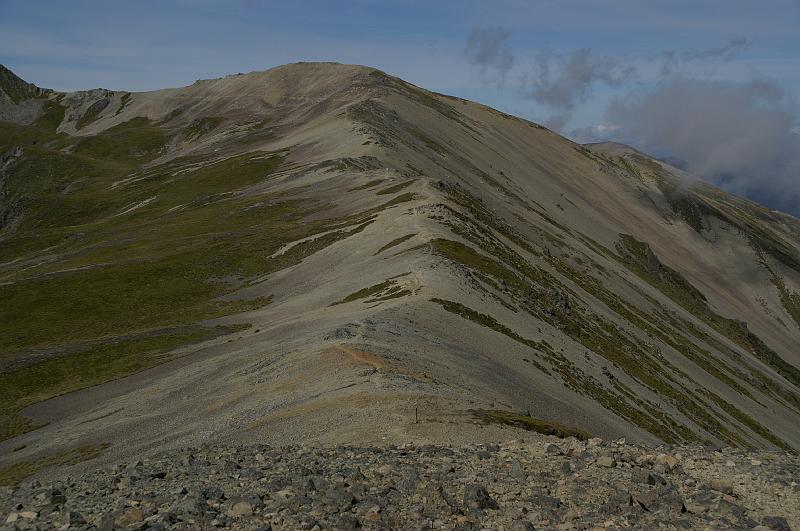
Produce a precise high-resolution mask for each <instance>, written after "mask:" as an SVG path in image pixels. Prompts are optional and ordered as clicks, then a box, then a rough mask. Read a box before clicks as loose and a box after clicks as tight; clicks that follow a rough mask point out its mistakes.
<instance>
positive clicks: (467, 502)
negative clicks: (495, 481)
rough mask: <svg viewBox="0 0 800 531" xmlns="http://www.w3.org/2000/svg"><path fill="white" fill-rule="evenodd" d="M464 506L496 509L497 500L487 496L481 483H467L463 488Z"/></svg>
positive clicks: (487, 493)
mask: <svg viewBox="0 0 800 531" xmlns="http://www.w3.org/2000/svg"><path fill="white" fill-rule="evenodd" d="M464 506H465V507H467V508H469V509H498V508H499V506H498V505H497V502H496V501H494V500H493V499H492V497H491V496H489V492H488V491H487V490H486V487H484V486H483V485H469V486H467V488H466V489H465V490H464Z"/></svg>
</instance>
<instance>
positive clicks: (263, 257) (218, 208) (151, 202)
mask: <svg viewBox="0 0 800 531" xmlns="http://www.w3.org/2000/svg"><path fill="white" fill-rule="evenodd" d="M59 113H61V116H63V109H62V108H60V107H59V106H58V105H57V104H49V106H48V109H47V114H46V115H45V116H43V117H42V118H41V119H40V120H39V121H38V122H37V124H35V125H34V126H29V127H26V126H17V125H12V124H6V123H0V152H5V151H7V150H8V149H10V148H12V147H16V146H23V149H24V151H25V153H24V156H23V157H22V158H21V159H20V160H19V161H18V162H17V163H15V165H14V166H13V167H12V168H11V171H10V177H9V179H8V182H7V183H6V189H7V190H8V193H7V194H6V195H5V196H4V197H3V198H2V199H1V200H0V212H2V209H8V208H10V207H14V208H16V211H17V212H21V213H22V215H23V217H22V220H21V222H20V224H19V226H18V228H16V229H13V230H10V229H6V230H4V231H0V322H3V323H4V326H5V328H6V329H7V330H9V331H11V333H5V334H2V335H1V336H0V367H7V368H6V369H5V370H4V373H3V374H0V439H5V438H8V437H11V436H14V435H16V434H19V433H22V432H24V431H27V430H29V429H31V428H32V426H31V424H30V422H29V421H28V420H27V419H24V418H22V417H20V416H19V415H18V412H19V410H20V409H21V408H23V407H25V406H27V405H29V404H31V403H34V402H36V401H39V400H43V399H46V398H49V397H51V396H55V395H57V394H61V393H64V392H68V391H71V390H74V389H78V388H81V387H85V386H88V385H94V384H97V383H100V382H103V381H107V380H109V379H112V378H117V377H120V376H124V375H126V374H129V373H131V372H135V371H138V370H141V369H143V368H146V367H149V366H152V365H154V364H156V363H160V362H162V361H164V359H165V358H164V353H165V352H166V351H168V350H170V349H173V348H175V347H177V346H179V345H183V344H187V343H192V342H196V341H199V340H203V339H206V338H209V337H212V336H214V335H218V334H220V333H224V332H229V331H230V330H223V329H209V328H207V327H202V326H199V325H198V324H197V323H198V322H199V321H202V320H205V319H209V318H214V317H218V316H222V315H228V314H232V313H238V312H241V311H245V310H249V309H252V308H254V307H258V306H261V305H264V304H267V303H268V302H269V301H268V300H267V299H260V300H254V301H235V302H229V301H223V300H221V299H220V297H221V296H223V295H225V294H227V293H230V292H231V291H233V290H235V289H236V288H237V287H238V286H240V285H242V284H243V283H246V282H247V281H248V279H251V278H254V277H256V276H261V275H264V274H267V273H269V272H271V271H275V270H277V269H281V268H283V267H287V266H289V265H292V264H293V263H296V262H297V261H299V260H301V259H302V258H303V257H305V256H307V255H309V254H311V253H313V252H315V251H317V250H319V249H320V248H322V247H324V246H326V245H330V244H331V243H333V242H335V241H336V240H337V239H340V238H344V237H347V236H348V235H350V234H352V233H353V232H354V230H356V229H352V230H347V227H348V226H349V225H351V224H353V223H356V222H359V221H360V222H362V224H363V220H328V221H316V222H305V221H304V217H305V216H306V215H308V214H309V213H310V212H313V211H317V210H319V209H320V208H323V206H324V205H319V204H310V203H309V202H307V201H298V200H294V199H292V198H290V197H288V196H280V195H274V194H272V195H266V194H265V195H246V194H240V193H236V192H237V190H241V189H243V188H245V187H248V186H250V185H252V184H255V183H258V182H261V181H263V180H265V179H269V176H270V174H271V173H272V172H273V171H274V170H275V169H276V168H277V167H278V166H280V165H281V164H282V162H283V159H284V156H285V153H250V154H244V155H239V156H234V157H232V158H228V159H226V160H222V161H214V162H211V161H208V160H202V158H195V159H180V160H176V161H172V162H169V163H167V164H164V165H161V166H156V167H154V168H150V169H148V170H146V171H145V170H144V169H143V165H144V164H145V163H146V162H149V161H151V160H153V159H154V158H155V157H156V156H158V154H159V153H161V152H162V150H163V149H165V148H164V146H165V144H166V142H168V140H169V138H170V132H169V131H166V130H163V129H161V128H159V127H157V126H155V125H154V124H152V123H150V122H148V121H147V120H145V119H141V118H137V119H134V120H131V121H130V122H127V123H124V124H121V125H119V126H116V127H114V128H112V129H110V130H108V131H106V132H104V133H102V134H100V135H98V136H96V137H90V138H85V139H75V138H69V137H66V136H65V135H59V134H56V133H55V132H54V129H55V127H56V126H57V125H58V123H59V122H60V121H61V120H60V119H59V118H60V117H59ZM34 141H35V143H34ZM332 228H333V229H338V230H335V231H334V232H332V233H330V234H328V235H326V236H324V237H321V238H317V239H316V240H313V242H312V243H311V244H309V245H298V246H295V247H293V248H292V249H291V250H290V251H289V252H287V253H284V254H283V255H281V256H280V257H278V258H276V259H271V258H270V255H272V254H273V253H274V252H275V251H276V250H278V249H279V248H280V247H281V246H282V245H284V244H286V243H289V242H292V241H296V240H299V239H301V238H305V237H308V236H311V235H313V234H316V233H318V232H323V231H328V230H330V229H332ZM361 228H363V227H361ZM43 352H46V353H49V354H50V357H47V356H45V357H44V361H42V359H43V357H42V353H43ZM8 367H10V369H9V368H8ZM0 370H3V369H1V368H0Z"/></svg>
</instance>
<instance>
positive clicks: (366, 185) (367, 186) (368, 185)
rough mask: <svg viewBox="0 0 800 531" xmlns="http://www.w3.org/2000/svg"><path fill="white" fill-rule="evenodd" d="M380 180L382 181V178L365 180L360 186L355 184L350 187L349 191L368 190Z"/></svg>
mask: <svg viewBox="0 0 800 531" xmlns="http://www.w3.org/2000/svg"><path fill="white" fill-rule="evenodd" d="M382 182H383V179H373V180H372V181H367V182H365V183H364V184H362V185H361V186H356V187H355V188H351V189H350V191H351V192H356V191H358V190H369V189H370V188H374V187H376V186H378V185H379V184H381V183H382Z"/></svg>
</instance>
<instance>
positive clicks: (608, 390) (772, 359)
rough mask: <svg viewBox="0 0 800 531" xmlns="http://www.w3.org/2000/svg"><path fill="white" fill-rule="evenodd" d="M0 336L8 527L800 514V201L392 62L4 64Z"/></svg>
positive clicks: (655, 520)
mask: <svg viewBox="0 0 800 531" xmlns="http://www.w3.org/2000/svg"><path fill="white" fill-rule="evenodd" d="M0 323H2V324H1V325H0V326H2V327H3V330H2V333H1V334H0V484H3V485H6V486H7V487H6V488H7V489H9V490H7V491H5V492H4V494H3V498H2V504H0V511H2V516H3V521H5V522H6V525H8V526H10V527H12V528H13V527H23V528H24V527H39V528H50V527H59V528H60V527H65V526H66V527H67V528H69V527H76V528H80V527H89V526H97V527H101V528H114V527H119V528H122V527H132V528H158V527H169V526H175V527H197V528H207V527H211V526H222V527H225V526H229V527H243V528H244V527H259V526H264V527H269V526H272V527H275V528H276V529H279V528H281V529H295V528H301V527H302V528H309V529H313V528H315V527H319V528H340V527H353V526H357V525H359V526H363V527H369V526H372V527H382V526H383V527H432V528H435V527H445V528H455V527H459V526H460V527H462V528H469V527H475V528H484V527H488V528H505V529H511V528H514V526H516V527H517V528H524V529H529V528H530V526H534V527H536V528H544V529H548V528H559V527H564V528H569V527H576V528H591V527H617V528H624V527H629V526H638V527H640V528H644V529H647V528H653V527H659V526H661V527H675V528H677V527H689V528H691V527H700V528H703V527H709V528H715V527H723V528H725V527H732V528H737V527H745V528H752V527H757V526H766V527H767V528H774V529H782V528H786V527H787V525H788V526H791V525H797V523H798V522H797V516H796V509H797V507H798V503H797V501H798V500H797V489H796V487H797V485H796V482H797V481H798V470H797V461H796V457H794V456H795V455H796V452H797V451H798V450H799V449H800V220H798V219H796V218H794V217H792V216H790V215H788V214H784V213H781V212H777V211H774V210H770V209H768V208H765V207H763V206H761V205H759V204H756V203H754V202H751V201H747V200H744V199H742V198H739V197H737V196H734V195H731V194H728V193H725V192H723V191H721V190H719V189H717V188H715V187H713V186H710V185H708V184H706V183H703V182H701V181H699V180H697V179H695V178H694V177H693V176H691V175H688V174H687V173H685V172H683V171H681V170H679V169H677V168H675V167H673V166H670V165H669V164H666V163H664V162H662V161H659V160H657V159H655V158H653V157H651V156H648V155H647V154H645V153H641V152H639V151H637V150H635V149H632V148H630V147H628V146H625V145H621V144H614V143H601V144H586V145H580V144H576V143H574V142H572V141H570V140H568V139H566V138H563V137H561V136H559V135H558V134H556V133H554V132H553V131H550V130H549V129H547V128H545V127H543V126H540V125H538V124H535V123H532V122H529V121H526V120H522V119H519V118H516V117H513V116H510V115H507V114H504V113H501V112H499V111H496V110H494V109H492V108H489V107H486V106H483V105H479V104H477V103H473V102H470V101H467V100H463V99H459V98H454V97H450V96H446V95H443V94H438V93H434V92H431V91H428V90H425V89H423V88H420V87H417V86H414V85H412V84H410V83H407V82H405V81H403V80H401V79H399V78H396V77H394V76H391V75H389V74H387V73H385V72H382V71H380V70H376V69H374V68H369V67H364V66H356V65H341V64H332V63H298V64H292V65H285V66H281V67H277V68H273V69H271V70H267V71H264V72H251V73H247V74H236V75H230V76H226V77H224V78H218V79H208V80H198V81H197V82H195V83H193V84H192V85H190V86H186V87H180V88H171V89H163V90H156V91H150V92H127V91H113V90H106V89H94V90H88V91H77V92H59V91H57V90H49V89H42V88H39V87H37V86H36V85H33V84H31V83H28V82H26V81H24V80H22V79H20V78H19V77H18V76H16V75H15V74H14V73H13V72H11V71H10V70H8V69H5V68H2V69H0ZM545 437H551V438H552V439H548V440H547V441H546V442H547V444H549V445H550V446H546V445H545V440H544V439H543V438H545ZM623 437H624V438H625V440H627V441H630V442H631V445H626V444H616V443H614V444H612V443H603V442H598V440H605V441H612V440H618V439H620V438H623ZM520 438H524V439H525V441H527V442H526V443H524V444H510V443H508V441H514V440H519V439H520ZM578 441H589V442H588V443H584V442H578ZM259 445H266V446H259ZM665 445H669V446H668V448H669V449H667V447H666V446H665ZM662 446H664V448H663V449H660V450H659V449H658V448H660V447H662ZM187 448H193V450H187Z"/></svg>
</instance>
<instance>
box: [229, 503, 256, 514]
mask: <svg viewBox="0 0 800 531" xmlns="http://www.w3.org/2000/svg"><path fill="white" fill-rule="evenodd" d="M251 514H253V506H252V505H250V503H249V502H246V501H240V502H236V503H234V504H233V506H232V507H231V515H232V516H250V515H251Z"/></svg>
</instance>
